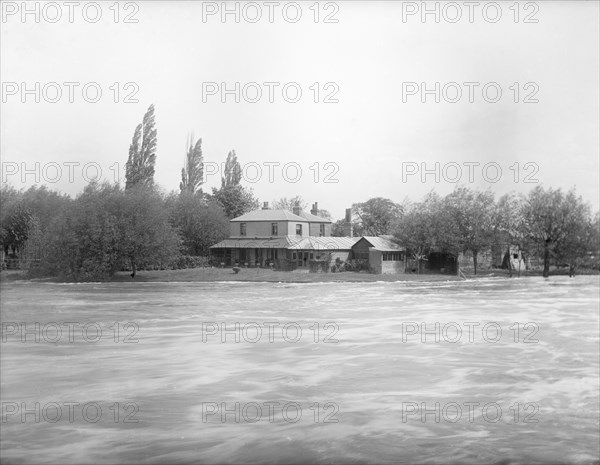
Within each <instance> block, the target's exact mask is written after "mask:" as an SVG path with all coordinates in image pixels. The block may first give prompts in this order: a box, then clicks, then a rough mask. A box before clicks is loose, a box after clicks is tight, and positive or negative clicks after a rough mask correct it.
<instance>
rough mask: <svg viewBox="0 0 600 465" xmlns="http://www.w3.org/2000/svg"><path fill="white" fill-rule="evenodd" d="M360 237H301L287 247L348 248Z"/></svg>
mask: <svg viewBox="0 0 600 465" xmlns="http://www.w3.org/2000/svg"><path fill="white" fill-rule="evenodd" d="M359 240H360V237H330V236H326V237H325V236H323V237H316V236H309V237H303V238H302V239H300V240H298V239H296V241H295V242H294V243H293V244H292V245H290V246H289V247H288V249H291V250H350V249H351V248H352V246H353V245H354V244H355V243H356V242H358V241H359Z"/></svg>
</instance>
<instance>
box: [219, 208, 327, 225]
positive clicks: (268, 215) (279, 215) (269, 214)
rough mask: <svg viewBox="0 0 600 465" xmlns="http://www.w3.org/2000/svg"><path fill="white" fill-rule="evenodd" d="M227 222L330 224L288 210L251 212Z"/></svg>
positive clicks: (321, 219)
mask: <svg viewBox="0 0 600 465" xmlns="http://www.w3.org/2000/svg"><path fill="white" fill-rule="evenodd" d="M229 221H302V222H303V223H331V220H328V219H327V218H321V217H320V216H315V215H312V214H310V213H306V212H303V211H301V212H300V215H294V214H293V213H292V212H291V211H289V210H263V209H261V210H253V211H251V212H248V213H245V214H243V215H242V216H238V217H237V218H234V219H232V220H229Z"/></svg>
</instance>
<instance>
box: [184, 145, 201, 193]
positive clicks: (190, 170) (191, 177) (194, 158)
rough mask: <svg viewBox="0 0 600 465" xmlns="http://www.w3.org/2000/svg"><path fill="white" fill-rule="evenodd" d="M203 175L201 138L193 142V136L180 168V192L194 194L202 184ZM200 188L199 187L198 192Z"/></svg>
mask: <svg viewBox="0 0 600 465" xmlns="http://www.w3.org/2000/svg"><path fill="white" fill-rule="evenodd" d="M203 176H204V164H203V157H202V139H198V141H196V144H195V145H194V144H193V136H192V137H191V138H190V146H189V148H188V152H187V156H186V160H185V166H184V167H183V168H182V169H181V183H180V184H179V189H180V190H181V192H182V193H183V192H188V193H191V194H194V193H195V192H196V191H197V190H198V189H199V188H200V186H201V185H202V183H203V181H204V180H203ZM201 191H202V190H201V189H200V192H201Z"/></svg>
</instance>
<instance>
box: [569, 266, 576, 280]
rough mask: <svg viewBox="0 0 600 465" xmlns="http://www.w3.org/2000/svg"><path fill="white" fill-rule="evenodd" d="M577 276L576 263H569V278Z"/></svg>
mask: <svg viewBox="0 0 600 465" xmlns="http://www.w3.org/2000/svg"><path fill="white" fill-rule="evenodd" d="M574 277H575V265H569V278H574Z"/></svg>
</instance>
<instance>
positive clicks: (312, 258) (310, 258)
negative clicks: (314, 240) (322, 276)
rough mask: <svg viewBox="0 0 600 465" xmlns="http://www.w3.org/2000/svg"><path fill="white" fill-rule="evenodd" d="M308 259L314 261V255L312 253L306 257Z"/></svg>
mask: <svg viewBox="0 0 600 465" xmlns="http://www.w3.org/2000/svg"><path fill="white" fill-rule="evenodd" d="M308 259H309V260H314V259H315V256H314V254H313V253H312V252H311V253H310V257H308Z"/></svg>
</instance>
